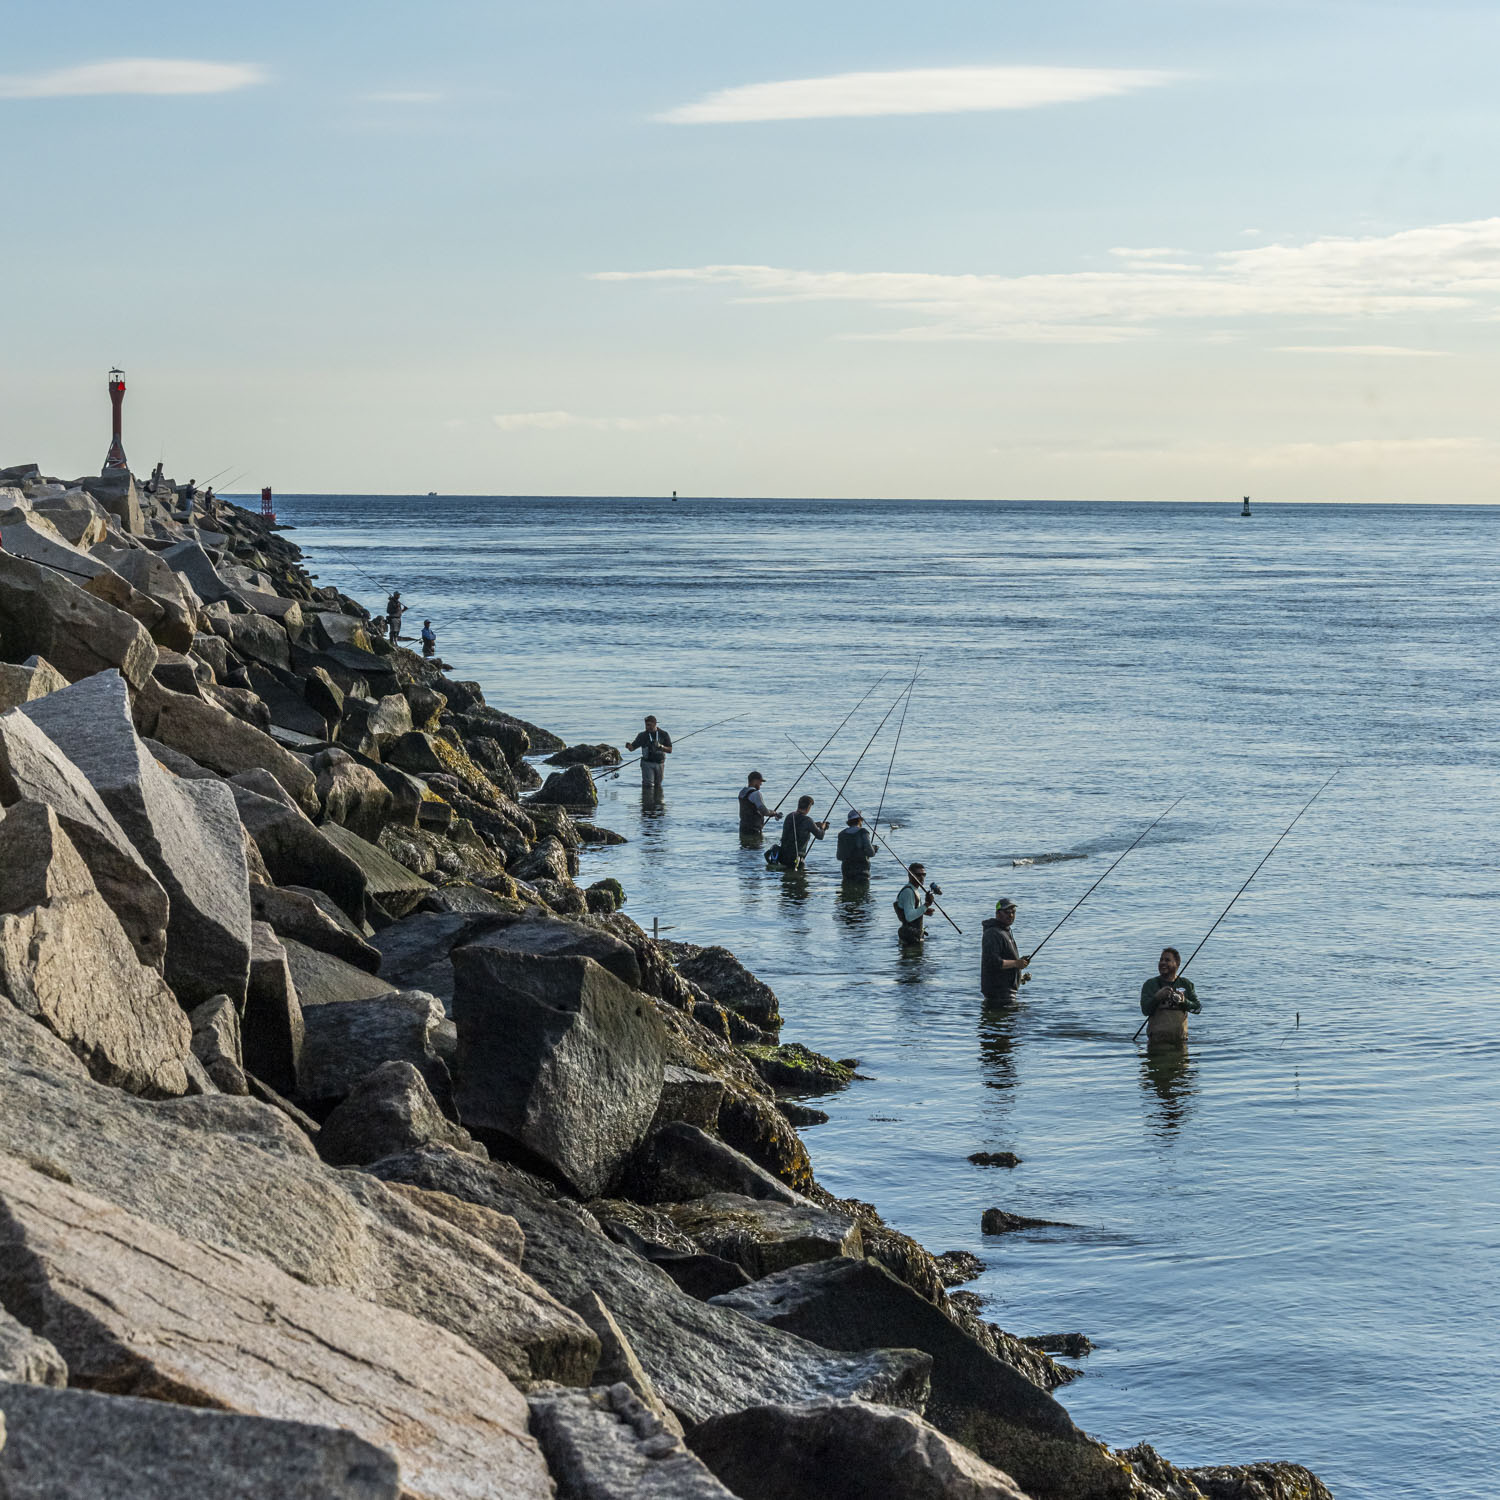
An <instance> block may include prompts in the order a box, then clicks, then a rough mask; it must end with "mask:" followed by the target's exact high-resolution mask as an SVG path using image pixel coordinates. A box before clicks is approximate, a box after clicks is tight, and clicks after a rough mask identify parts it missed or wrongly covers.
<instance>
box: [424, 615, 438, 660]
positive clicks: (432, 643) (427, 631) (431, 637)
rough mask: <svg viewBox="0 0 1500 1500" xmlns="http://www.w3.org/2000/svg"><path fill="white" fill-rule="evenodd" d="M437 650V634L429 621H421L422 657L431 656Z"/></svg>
mask: <svg viewBox="0 0 1500 1500" xmlns="http://www.w3.org/2000/svg"><path fill="white" fill-rule="evenodd" d="M436 650H437V632H436V631H435V630H434V629H433V628H432V621H431V620H423V621H422V655H423V656H431V655H432V653H433V652H434V651H436Z"/></svg>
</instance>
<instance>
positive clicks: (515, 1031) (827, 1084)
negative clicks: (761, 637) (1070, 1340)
mask: <svg viewBox="0 0 1500 1500" xmlns="http://www.w3.org/2000/svg"><path fill="white" fill-rule="evenodd" d="M0 543H3V551H0V1416H3V1420H0V1495H4V1496H7V1497H10V1500H41V1497H46V1500H75V1497H76V1500H97V1497H99V1496H103V1495H109V1496H111V1497H117V1500H118V1497H124V1500H132V1497H142V1500H144V1497H148V1496H150V1497H156V1496H160V1495H165V1494H171V1495H173V1496H174V1497H177V1500H233V1497H237V1496H244V1497H246V1500H249V1497H252V1496H253V1497H269V1496H281V1495H286V1496H298V1497H305V1500H335V1497H343V1500H355V1497H358V1500H397V1497H402V1500H481V1497H495V1500H531V1497H538V1500H540V1497H548V1496H560V1497H563V1500H584V1497H588V1500H630V1497H641V1500H650V1497H659V1500H668V1497H673V1500H690V1497H697V1496H702V1497H710V1496H716V1497H725V1496H729V1497H733V1496H739V1497H741V1500H759V1497H762V1496H764V1497H767V1500H770V1497H773V1496H774V1497H776V1500H804V1497H805V1500H826V1497H831V1496H847V1497H850V1500H858V1497H864V1496H870V1497H876V1496H879V1497H896V1496H912V1497H923V1500H928V1497H930V1500H977V1497H980V1496H995V1497H1002V1496H1004V1497H1010V1496H1016V1497H1022V1496H1028V1495H1029V1496H1032V1497H1034V1500H1114V1497H1120V1500H1126V1497H1134V1500H1219V1497H1228V1496H1234V1497H1240V1496H1244V1497H1275V1500H1315V1497H1320V1496H1326V1495H1327V1491H1326V1490H1325V1489H1324V1488H1323V1487H1322V1485H1321V1484H1320V1483H1319V1482H1318V1481H1317V1480H1316V1478H1314V1477H1313V1476H1312V1475H1311V1474H1309V1473H1308V1472H1307V1471H1306V1470H1303V1469H1300V1468H1298V1467H1297V1466H1295V1465H1290V1464H1272V1463H1263V1464H1255V1465H1250V1466H1248V1467H1240V1468H1233V1467H1223V1468H1214V1469H1206V1470H1199V1471H1192V1472H1189V1471H1185V1470H1181V1469H1178V1468H1176V1467H1174V1466H1173V1465H1172V1464H1171V1463H1169V1462H1168V1461H1167V1460H1165V1459H1163V1458H1162V1457H1161V1456H1160V1455H1159V1454H1157V1453H1155V1452H1154V1450H1152V1449H1151V1448H1149V1447H1146V1446H1144V1445H1142V1446H1141V1447H1140V1448H1136V1449H1131V1450H1129V1451H1124V1452H1117V1451H1112V1450H1110V1449H1109V1448H1107V1447H1106V1446H1105V1445H1104V1444H1102V1443H1099V1442H1097V1441H1095V1440H1093V1439H1091V1438H1090V1437H1089V1436H1088V1435H1087V1434H1085V1433H1084V1432H1082V1431H1080V1430H1079V1428H1078V1427H1077V1426H1076V1425H1075V1424H1074V1423H1073V1421H1072V1420H1071V1419H1070V1418H1069V1416H1068V1414H1067V1412H1066V1411H1065V1409H1064V1408H1063V1407H1062V1406H1061V1405H1060V1404H1059V1403H1058V1402H1057V1401H1056V1399H1055V1398H1054V1396H1053V1395H1052V1391H1053V1389H1054V1388H1056V1387H1057V1386H1059V1385H1061V1384H1062V1383H1063V1381H1064V1380H1065V1379H1067V1378H1069V1376H1070V1374H1071V1373H1072V1372H1070V1371H1067V1370H1064V1368H1063V1367H1061V1366H1059V1365H1057V1364H1055V1363H1054V1362H1053V1361H1052V1359H1051V1358H1050V1357H1049V1356H1048V1355H1047V1354H1046V1353H1045V1352H1043V1349H1042V1348H1039V1347H1037V1346H1036V1345H1035V1344H1027V1343H1025V1342H1024V1341H1022V1340H1020V1339H1017V1338H1015V1337H1013V1336H1012V1335H1010V1334H1008V1333H1006V1332H1005V1331H1004V1330H1002V1329H1000V1328H997V1327H996V1326H995V1325H993V1324H990V1323H987V1322H985V1321H984V1320H983V1319H982V1318H981V1317H980V1316H979V1315H978V1311H977V1302H978V1299H975V1298H970V1297H966V1294H963V1293H956V1294H953V1295H950V1294H949V1292H948V1290H947V1287H948V1286H949V1285H951V1284H954V1283H955V1282H957V1281H961V1280H964V1279H967V1277H968V1276H970V1275H972V1274H975V1273H974V1270H973V1268H972V1267H971V1266H969V1265H968V1264H967V1263H966V1264H964V1265H956V1264H954V1263H953V1262H952V1257H949V1258H947V1259H946V1260H945V1262H944V1263H943V1264H941V1265H940V1264H939V1263H938V1262H937V1261H935V1260H934V1258H933V1257H932V1256H931V1255H929V1254H928V1253H927V1251H926V1250H925V1249H923V1248H922V1247H921V1246H920V1245H918V1244H916V1242H915V1241H913V1240H911V1239H909V1238H908V1237H907V1236H905V1235H903V1234H901V1233H900V1232H899V1231H897V1230H895V1229H894V1228H892V1227H891V1226H889V1225H886V1224H885V1223H884V1222H883V1221H882V1220H881V1218H880V1216H879V1215H878V1213H876V1212H875V1210H874V1209H873V1208H871V1206H870V1205H868V1204H864V1203H859V1202H856V1201H854V1200H844V1199H837V1198H835V1197H833V1195H831V1194H830V1193H828V1192H826V1191H825V1190H824V1189H822V1188H821V1187H820V1186H819V1185H818V1183H817V1181H816V1179H815V1177H814V1175H813V1170H812V1163H811V1160H810V1158H809V1156H808V1153H807V1150H806V1148H805V1146H804V1145H803V1142H802V1140H801V1138H800V1136H799V1135H798V1133H797V1130H796V1128H794V1124H793V1121H799V1122H804V1123H806V1122H812V1121H816V1120H817V1119H818V1118H820V1117H819V1115H818V1112H817V1111H815V1110H811V1109H808V1108H807V1107H806V1106H805V1105H798V1104H797V1103H796V1101H795V1100H794V1099H789V1098H786V1097H784V1096H786V1095H789V1094H797V1093H808V1092H813V1091H816V1090H824V1089H836V1088H844V1087H848V1086H852V1084H853V1082H854V1080H855V1079H856V1078H857V1076H858V1075H857V1074H855V1073H854V1071H853V1066H854V1065H853V1062H852V1060H846V1061H844V1062H836V1061H834V1060H831V1059H828V1058H823V1057H820V1056H819V1055H818V1054H816V1053H812V1052H809V1051H808V1050H807V1049H805V1048H801V1047H798V1046H796V1045H794V1044H785V1045H784V1044H782V1043H781V1042H780V1040H779V1031H780V1027H781V1025H782V1007H781V1004H780V1002H779V1001H778V998H777V997H776V995H774V994H773V993H772V992H771V991H770V989H769V988H768V987H767V986H766V985H764V984H762V983H761V982H760V981H759V980H757V979H756V978H755V976H754V975H751V974H749V973H747V972H746V971H745V970H744V969H743V968H742V967H741V966H740V965H739V964H738V962H737V961H736V960H735V959H734V957H733V955H732V954H730V953H728V952H727V951H725V950H724V949H722V948H716V947H712V946H709V947H699V946H696V945H692V944H688V943H681V944H673V945H667V944H660V943H657V942H654V941H652V939H651V938H649V937H648V936H647V935H646V934H645V933H644V932H643V931H642V930H641V929H640V928H639V927H638V926H637V925H636V924H635V923H634V922H632V921H631V920H630V918H629V917H628V916H626V915H625V914H624V912H622V911H621V910H620V907H621V905H622V904H623V903H624V900H625V898H626V896H627V893H626V892H624V891H622V890H621V889H620V887H619V885H618V883H616V882H614V881H608V880H605V881H596V882H594V883H592V884H580V880H581V879H582V878H583V877H582V876H581V873H580V872H581V867H582V863H583V861H584V859H586V857H587V849H588V847H589V846H590V845H594V844H599V843H605V842H611V841H617V840H618V835H614V834H611V833H610V832H609V831H608V830H607V829H601V828H598V827H597V826H595V825H593V824H592V823H588V822H584V821H581V820H580V819H579V818H578V817H577V816H575V814H576V813H577V812H578V811H580V810H588V809H590V808H592V807H593V805H594V802H595V799H594V796H593V790H592V783H591V780H590V777H589V773H588V770H587V766H589V765H606V764H610V763H612V762H611V756H612V755H613V752H610V754H606V753H605V751H607V750H609V747H600V746H597V745H580V746H573V747H566V746H564V744H563V742H562V741H561V740H560V739H559V738H558V737H557V736H555V735H552V734H549V733H548V732H547V731H545V730H543V729H540V728H539V727H538V726H535V725H530V724H527V723H526V722H525V721H524V720H522V719H519V718H517V717H515V716H514V715H512V714H509V713H506V712H504V711H502V710H500V709H498V708H496V707H494V706H492V705H490V704H488V703H487V702H486V701H485V696H484V692H483V691H482V689H481V687H480V685H479V684H478V683H475V682H469V681H464V680H461V679H458V678H456V677H455V676H453V675H452V674H451V672H450V670H449V669H448V668H447V667H446V666H445V664H444V663H442V662H441V661H439V660H435V659H428V660H425V661H424V660H423V659H422V658H421V657H420V656H417V655H415V654H413V653H412V652H409V651H406V650H403V649H401V648H400V647H399V646H393V645H392V644H391V643H390V642H389V641H387V640H386V639H384V638H383V636H381V635H379V634H377V633H376V632H375V631H374V630H372V629H371V628H369V627H370V618H369V615H368V613H367V612H366V610H365V609H364V608H363V607H362V606H361V605H360V604H359V603H358V602H356V601H355V600H353V599H351V598H348V597H346V596H344V595H342V594H340V593H339V592H338V591H337V590H335V589H332V588H327V587H318V586H317V584H316V581H315V579H314V578H313V577H312V576H311V575H310V574H309V573H308V572H307V571H306V570H305V568H304V567H303V565H302V561H301V554H300V552H299V551H298V549H297V548H296V547H295V546H294V545H293V544H292V543H291V542H290V541H289V540H288V539H287V537H286V536H285V535H284V534H283V533H282V532H281V531H280V530H278V528H277V527H276V526H275V525H274V524H272V523H270V522H269V521H267V520H264V519H262V518H261V517H259V516H256V515H253V514H251V513H248V512H246V511H243V510H239V509H236V508H234V507H232V506H228V505H224V504H222V503H220V502H216V501H213V500H212V499H211V498H209V497H204V496H199V495H198V493H197V492H196V491H195V490H194V489H193V488H192V487H191V486H175V485H172V484H170V483H167V482H165V481H159V482H157V483H156V484H154V485H153V486H151V487H149V488H148V487H142V486H138V485H137V483H136V482H135V480H134V479H132V478H131V477H130V476H129V475H124V474H122V475H114V476H109V477H107V478H105V479H102V480H93V479H88V480H80V481H76V482H72V483H65V482H62V481H59V480H56V479H52V478H49V477H47V476H45V475H43V474H42V473H41V472H40V471H39V470H38V469H37V468H36V466H35V465H20V466H17V467H14V468H10V469H5V470H0ZM544 753H545V754H548V755H550V757H551V762H552V763H553V764H556V765H559V766H561V767H563V768H564V769H562V770H559V771H555V772H553V773H551V774H550V775H549V776H548V778H547V780H546V782H545V784H544V783H543V782H542V778H541V774H540V773H539V772H537V771H536V770H535V769H533V766H532V759H531V758H532V757H538V758H539V757H540V756H541V755H542V754H544ZM613 758H614V759H616V760H617V759H618V757H617V756H614V757H613ZM791 998H792V999H795V997H791ZM1006 1217H1007V1218H1008V1217H1009V1216H1006ZM987 1227H989V1226H987ZM1002 1227H1005V1228H1009V1227H1012V1226H1011V1224H1010V1223H1008V1222H1007V1223H1006V1224H1004V1225H1003V1226H1002ZM969 1260H970V1261H972V1257H969Z"/></svg>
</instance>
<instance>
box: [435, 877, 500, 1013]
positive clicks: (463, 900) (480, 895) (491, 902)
mask: <svg viewBox="0 0 1500 1500" xmlns="http://www.w3.org/2000/svg"><path fill="white" fill-rule="evenodd" d="M524 909H525V903H524V902H522V901H520V900H518V899H517V898H515V897H513V896H503V895H501V894H499V892H498V891H492V890H488V889H486V888H485V887H483V886H478V885H473V884H471V883H469V882H467V881H459V882H456V883H454V884H451V885H441V886H435V887H434V888H433V889H432V890H430V891H428V893H427V894H426V895H425V896H423V897H422V900H421V902H420V903H419V905H418V906H417V911H419V912H436V913H439V914H442V915H447V914H449V913H452V914H455V915H462V916H466V917H497V916H499V917H518V916H520V915H521V914H522V912H523V910H524ZM424 988H426V989H432V986H431V985H426V986H424Z"/></svg>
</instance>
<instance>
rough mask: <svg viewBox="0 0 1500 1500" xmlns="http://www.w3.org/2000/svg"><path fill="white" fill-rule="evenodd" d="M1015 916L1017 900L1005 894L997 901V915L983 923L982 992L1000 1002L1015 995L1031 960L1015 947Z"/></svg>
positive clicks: (1002, 1002) (989, 998) (980, 978)
mask: <svg viewBox="0 0 1500 1500" xmlns="http://www.w3.org/2000/svg"><path fill="white" fill-rule="evenodd" d="M1015 917H1016V903H1015V902H1014V901H1011V900H1009V899H1008V898H1007V897H1004V896H1002V897H1001V898H1000V899H999V900H998V901H997V902H996V903H995V915H994V916H993V917H991V918H990V919H989V920H988V921H986V922H985V924H984V939H983V947H982V948H981V950H980V959H979V993H980V994H981V995H983V996H984V998H985V999H986V1000H994V1001H997V1002H999V1003H1001V1004H1004V1003H1005V1002H1007V1001H1010V1000H1014V999H1015V998H1016V991H1017V990H1018V989H1019V988H1020V985H1021V971H1022V970H1023V969H1025V967H1026V965H1027V964H1029V963H1030V962H1031V955H1030V954H1029V953H1028V954H1026V955H1025V956H1024V957H1023V956H1022V954H1021V951H1020V949H1018V948H1017V947H1016V939H1015V934H1014V933H1012V932H1011V930H1010V925H1011V923H1012V922H1013V921H1014V920H1015Z"/></svg>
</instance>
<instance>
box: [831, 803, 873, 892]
mask: <svg viewBox="0 0 1500 1500" xmlns="http://www.w3.org/2000/svg"><path fill="white" fill-rule="evenodd" d="M834 853H835V854H837V855H838V860H839V864H841V865H842V866H843V868H844V879H845V880H868V879H869V878H870V861H871V860H872V859H873V858H874V857H875V840H874V838H873V837H872V836H871V834H870V830H869V829H868V828H866V827H865V818H864V814H863V813H862V812H860V811H859V810H858V809H857V808H851V809H850V811H849V818H848V821H847V824H846V826H845V827H843V828H841V829H840V830H839V841H838V844H837V846H836V847H835V849H834Z"/></svg>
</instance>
